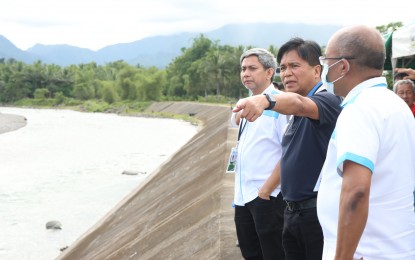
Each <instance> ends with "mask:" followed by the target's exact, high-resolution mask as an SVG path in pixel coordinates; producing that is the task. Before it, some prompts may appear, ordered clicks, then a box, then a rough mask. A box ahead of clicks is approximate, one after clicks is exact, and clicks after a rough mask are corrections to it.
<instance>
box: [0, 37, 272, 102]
mask: <svg viewBox="0 0 415 260" xmlns="http://www.w3.org/2000/svg"><path fill="white" fill-rule="evenodd" d="M248 48H251V47H250V46H246V47H244V46H237V47H232V46H229V45H220V44H219V43H218V42H214V41H212V40H210V39H208V38H206V37H205V36H204V35H200V36H199V37H197V38H195V39H194V40H193V43H192V45H191V46H190V47H189V48H182V49H181V55H179V56H178V57H176V58H175V59H173V60H172V62H171V63H170V64H169V65H168V66H167V67H166V68H164V69H159V68H156V67H142V66H140V65H136V66H133V65H130V64H128V63H126V62H124V61H122V60H120V61H115V62H110V63H106V64H105V65H97V64H96V63H95V62H91V63H86V64H78V65H70V66H67V67H61V66H58V65H55V64H45V63H42V61H36V62H34V63H33V64H25V63H23V62H21V61H17V60H15V59H4V58H3V59H0V102H2V103H13V102H15V101H18V100H21V99H27V98H29V99H55V101H56V104H60V103H62V104H64V103H65V102H68V100H80V101H86V100H102V101H105V102H107V103H109V104H111V103H115V102H118V101H160V100H208V99H210V101H215V100H216V101H229V100H233V99H237V98H239V97H242V96H245V95H246V90H245V88H244V87H243V86H242V84H241V82H240V77H239V72H240V65H239V58H240V56H241V54H242V53H243V52H244V51H245V50H247V49H248ZM269 49H270V51H272V52H273V53H275V54H276V52H277V51H278V50H277V48H276V47H274V46H270V48H269Z"/></svg>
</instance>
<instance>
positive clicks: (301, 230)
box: [234, 38, 341, 260]
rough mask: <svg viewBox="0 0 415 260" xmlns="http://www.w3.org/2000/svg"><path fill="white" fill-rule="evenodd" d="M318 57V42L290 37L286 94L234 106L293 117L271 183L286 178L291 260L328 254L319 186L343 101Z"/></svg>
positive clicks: (244, 113) (244, 112)
mask: <svg viewBox="0 0 415 260" xmlns="http://www.w3.org/2000/svg"><path fill="white" fill-rule="evenodd" d="M319 56H321V49H320V47H319V46H318V44H317V43H315V42H312V41H305V40H303V39H301V38H293V39H291V40H290V41H288V42H287V43H285V44H284V45H283V46H281V48H280V49H279V52H278V55H277V61H278V63H279V64H280V76H281V79H282V82H283V84H284V87H285V90H286V92H285V93H281V94H279V95H258V96H252V97H249V98H245V99H241V100H239V101H238V103H237V104H236V107H235V109H234V112H237V111H241V112H240V115H241V117H242V118H246V119H247V120H248V121H250V122H252V121H255V120H256V119H257V118H258V117H259V116H261V114H262V112H263V110H264V109H271V110H273V111H276V112H279V113H281V114H286V115H293V116H292V117H291V119H290V122H289V124H288V126H287V130H286V131H285V134H284V137H283V140H282V157H281V160H280V164H279V165H277V170H276V171H274V172H273V175H272V177H270V178H269V179H268V184H269V186H271V187H273V186H275V187H276V186H277V185H278V184H279V181H280V177H281V193H282V195H283V198H284V200H285V201H286V203H287V207H286V209H285V212H284V228H283V246H284V252H285V257H286V259H294V260H301V259H307V260H310V259H311V260H314V259H315V260H321V256H322V252H323V233H322V230H321V226H320V223H319V221H318V218H317V210H316V201H317V199H316V198H317V190H316V189H315V187H316V184H317V180H318V177H319V174H320V171H321V167H322V166H323V163H324V160H325V157H326V152H327V145H328V142H329V139H330V136H331V134H332V131H333V129H334V126H335V122H336V120H337V117H338V115H339V113H340V111H341V108H340V102H341V99H340V98H339V97H336V96H335V95H333V94H331V93H328V92H327V91H326V89H325V88H324V86H323V85H322V83H321V81H320V73H321V66H320V64H319V59H318V58H319ZM272 181H274V182H273V183H272Z"/></svg>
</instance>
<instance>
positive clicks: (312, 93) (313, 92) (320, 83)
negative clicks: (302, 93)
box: [307, 81, 323, 97]
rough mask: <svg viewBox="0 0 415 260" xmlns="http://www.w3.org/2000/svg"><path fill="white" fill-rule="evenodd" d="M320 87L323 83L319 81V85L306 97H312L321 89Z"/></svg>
mask: <svg viewBox="0 0 415 260" xmlns="http://www.w3.org/2000/svg"><path fill="white" fill-rule="evenodd" d="M321 85H323V83H322V82H321V81H320V82H319V83H317V84H316V85H315V86H314V87H313V88H312V89H311V91H310V92H309V93H308V95H307V97H311V96H312V95H314V94H315V93H316V92H317V90H318V89H319V88H320V87H321Z"/></svg>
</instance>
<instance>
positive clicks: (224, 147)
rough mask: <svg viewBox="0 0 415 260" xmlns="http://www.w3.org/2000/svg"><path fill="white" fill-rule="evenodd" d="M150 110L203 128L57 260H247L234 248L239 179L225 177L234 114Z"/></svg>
mask: <svg viewBox="0 0 415 260" xmlns="http://www.w3.org/2000/svg"><path fill="white" fill-rule="evenodd" d="M149 110H151V111H157V112H168V113H174V114H192V115H193V114H194V116H195V117H196V118H198V119H199V120H201V121H202V124H201V125H200V126H199V131H198V133H197V134H196V135H195V136H194V137H193V138H192V139H190V141H189V142H188V143H187V144H186V145H184V146H183V147H182V148H181V149H180V150H179V151H177V152H176V153H175V154H174V155H172V156H171V157H170V158H169V159H168V160H167V161H166V162H164V163H163V164H162V165H161V166H160V167H159V168H158V169H156V170H155V171H154V172H153V173H151V174H150V175H149V176H148V177H147V178H146V179H145V180H144V182H143V183H141V184H140V186H139V187H137V188H136V189H135V190H134V191H133V192H132V193H130V195H128V196H127V197H126V198H124V199H123V200H122V201H121V202H120V203H119V204H118V205H117V206H116V207H115V208H114V209H113V210H112V211H111V212H109V213H108V214H107V215H106V216H105V217H104V218H103V219H101V220H100V221H99V222H98V223H97V224H96V225H95V226H93V227H92V228H91V229H90V230H89V231H87V232H86V233H85V234H84V235H82V236H81V237H80V238H79V239H78V240H77V241H75V243H74V244H72V245H70V246H69V247H68V248H67V249H66V250H65V251H63V252H62V254H61V255H60V256H59V257H58V259H77V260H78V259H87V260H92V259H99V260H102V259H114V260H115V259H116V260H120V259H203V260H204V259H242V256H241V254H240V251H239V248H238V247H236V244H235V243H236V233H235V225H234V222H233V215H234V210H233V208H232V200H233V182H234V175H233V174H227V173H225V168H226V163H227V160H228V155H229V151H230V149H231V147H232V146H234V145H235V144H236V139H237V130H236V129H230V128H229V119H230V115H231V110H230V107H229V106H220V105H207V104H199V103H190V102H171V103H169V102H161V103H155V104H153V105H152V106H151V107H150V108H149ZM166 131H168V129H166ZM155 143H156V142H155Z"/></svg>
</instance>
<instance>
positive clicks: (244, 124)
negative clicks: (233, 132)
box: [238, 118, 248, 142]
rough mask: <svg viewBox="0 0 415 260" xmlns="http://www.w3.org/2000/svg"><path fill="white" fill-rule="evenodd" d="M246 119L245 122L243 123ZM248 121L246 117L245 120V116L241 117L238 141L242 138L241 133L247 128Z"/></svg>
mask: <svg viewBox="0 0 415 260" xmlns="http://www.w3.org/2000/svg"><path fill="white" fill-rule="evenodd" d="M244 121H245V123H243V122H244ZM246 123H248V121H247V120H246V119H245V120H244V119H243V118H241V121H240V122H239V133H238V142H239V139H241V135H242V132H243V131H244V129H245V126H246Z"/></svg>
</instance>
